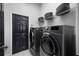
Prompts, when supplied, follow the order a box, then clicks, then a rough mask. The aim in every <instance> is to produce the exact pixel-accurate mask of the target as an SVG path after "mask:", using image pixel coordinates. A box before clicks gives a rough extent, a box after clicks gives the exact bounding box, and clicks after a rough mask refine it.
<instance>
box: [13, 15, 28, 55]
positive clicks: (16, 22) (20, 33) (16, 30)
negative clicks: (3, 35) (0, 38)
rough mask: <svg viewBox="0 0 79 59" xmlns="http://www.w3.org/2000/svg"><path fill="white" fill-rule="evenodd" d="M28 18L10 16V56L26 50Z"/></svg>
mask: <svg viewBox="0 0 79 59" xmlns="http://www.w3.org/2000/svg"><path fill="white" fill-rule="evenodd" d="M28 20H29V18H28V16H23V15H18V14H12V29H13V30H12V31H13V39H12V40H13V41H12V54H14V53H17V52H20V51H23V50H26V49H28V26H29V23H28Z"/></svg>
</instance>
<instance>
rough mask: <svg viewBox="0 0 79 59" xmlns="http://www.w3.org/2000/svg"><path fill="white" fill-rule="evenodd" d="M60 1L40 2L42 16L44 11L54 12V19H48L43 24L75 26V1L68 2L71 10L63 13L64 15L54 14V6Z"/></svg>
mask: <svg viewBox="0 0 79 59" xmlns="http://www.w3.org/2000/svg"><path fill="white" fill-rule="evenodd" d="M60 4H61V3H45V4H42V7H41V15H42V16H44V14H45V13H47V12H53V14H54V19H53V20H49V21H45V25H44V26H51V25H52V26H54V25H63V24H66V25H72V26H75V23H76V9H75V8H76V4H75V3H71V4H70V8H71V12H70V13H68V14H66V15H64V16H56V15H55V14H56V8H57V7H58V6H59V5H60Z"/></svg>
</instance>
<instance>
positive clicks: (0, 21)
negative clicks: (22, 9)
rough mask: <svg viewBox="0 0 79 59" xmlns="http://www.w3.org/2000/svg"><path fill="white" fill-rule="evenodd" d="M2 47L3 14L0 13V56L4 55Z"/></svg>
mask: <svg viewBox="0 0 79 59" xmlns="http://www.w3.org/2000/svg"><path fill="white" fill-rule="evenodd" d="M3 45H4V12H3V11H0V56H3V55H4V49H2V48H1V47H2V46H3Z"/></svg>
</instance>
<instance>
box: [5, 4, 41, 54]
mask: <svg viewBox="0 0 79 59" xmlns="http://www.w3.org/2000/svg"><path fill="white" fill-rule="evenodd" d="M39 5H40V4H24V3H22V4H21V3H18V4H17V3H15V4H14V3H5V4H4V27H5V28H4V31H5V35H4V37H5V38H4V40H5V45H7V46H8V49H5V55H12V13H15V14H20V15H24V16H29V25H31V24H32V26H38V21H37V17H38V16H39V10H40V8H39Z"/></svg>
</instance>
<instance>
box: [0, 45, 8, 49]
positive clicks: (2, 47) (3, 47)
mask: <svg viewBox="0 0 79 59" xmlns="http://www.w3.org/2000/svg"><path fill="white" fill-rule="evenodd" d="M5 48H8V47H7V46H1V47H0V49H5Z"/></svg>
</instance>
